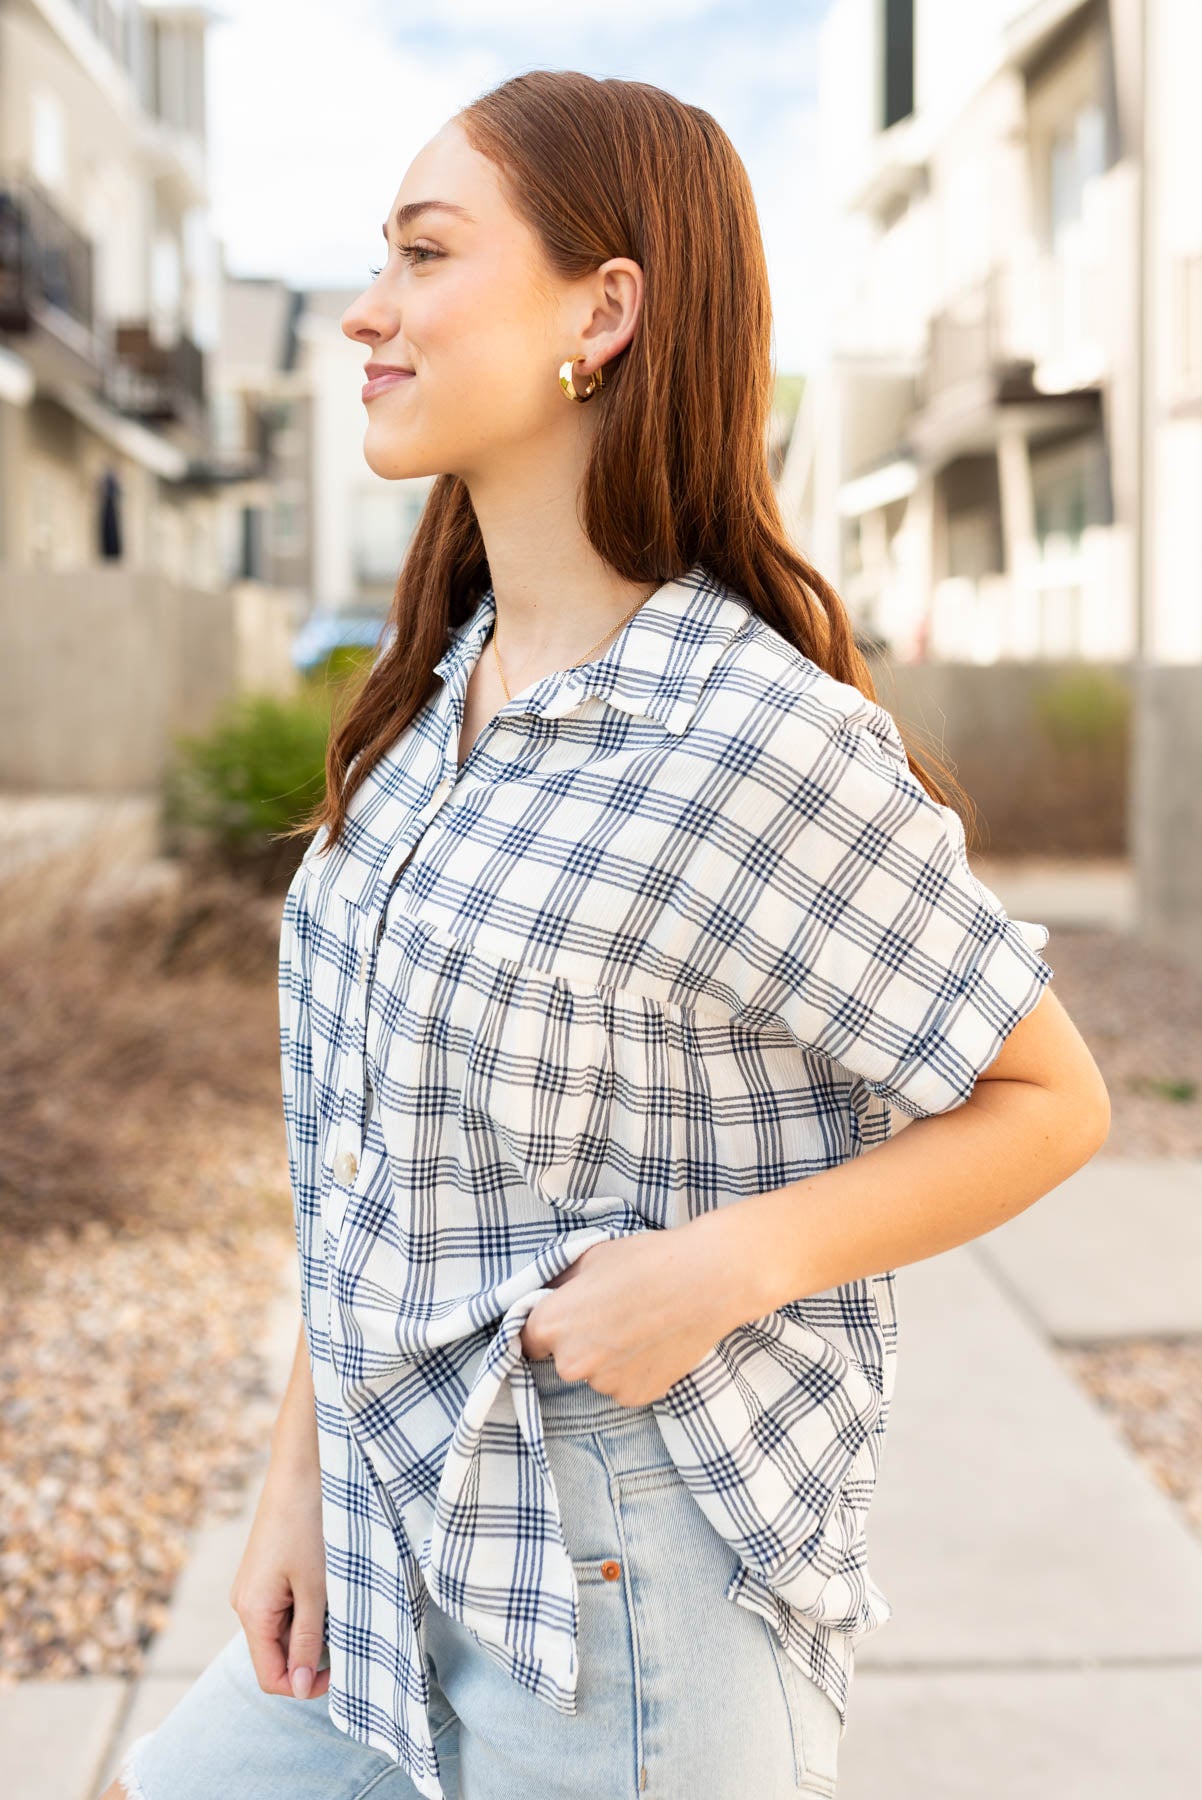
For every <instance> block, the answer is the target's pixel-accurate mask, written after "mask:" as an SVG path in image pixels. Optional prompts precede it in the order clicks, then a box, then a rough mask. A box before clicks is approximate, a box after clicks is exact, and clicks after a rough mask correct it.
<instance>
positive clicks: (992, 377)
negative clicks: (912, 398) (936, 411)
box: [919, 267, 1031, 405]
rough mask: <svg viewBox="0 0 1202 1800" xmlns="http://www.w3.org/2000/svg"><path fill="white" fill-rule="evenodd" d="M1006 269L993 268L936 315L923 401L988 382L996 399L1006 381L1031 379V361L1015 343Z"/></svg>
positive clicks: (929, 342)
mask: <svg viewBox="0 0 1202 1800" xmlns="http://www.w3.org/2000/svg"><path fill="white" fill-rule="evenodd" d="M1005 274H1006V272H1005V270H1004V269H1003V268H1001V267H998V268H995V269H991V270H990V272H989V273H988V275H986V276H985V277H983V279H981V280H980V281H976V282H974V283H972V285H971V286H970V287H967V288H965V289H964V290H963V292H961V293H960V294H957V295H956V297H955V299H954V300H952V301H951V302H950V304H949V305H947V306H946V307H944V308H943V310H942V311H941V312H937V313H935V314H934V315H933V317H932V318H931V321H930V324H929V326H928V330H927V356H926V367H925V368H924V370H923V372H922V376H921V378H920V381H919V400H920V402H921V403H922V404H923V405H930V404H932V403H933V402H935V401H937V400H939V399H940V397H941V396H943V395H945V394H946V393H948V392H949V390H951V389H953V388H957V387H963V386H965V385H966V384H977V385H981V386H985V387H987V388H988V389H989V390H990V392H991V397H992V398H995V399H996V398H1000V397H1001V395H1000V393H999V392H998V389H999V388H1000V387H1002V386H1004V385H1006V384H1010V385H1014V383H1015V381H1016V380H1017V381H1018V383H1019V385H1020V386H1025V385H1026V382H1027V380H1028V378H1029V375H1030V370H1031V364H1030V362H1029V361H1028V360H1026V359H1024V358H1020V357H1016V356H1015V355H1014V354H1013V351H1012V349H1011V341H1012V340H1011V334H1010V331H1009V315H1008V310H1007V305H1006V300H1007V294H1006V280H1005Z"/></svg>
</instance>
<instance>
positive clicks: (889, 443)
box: [779, 0, 1202, 966]
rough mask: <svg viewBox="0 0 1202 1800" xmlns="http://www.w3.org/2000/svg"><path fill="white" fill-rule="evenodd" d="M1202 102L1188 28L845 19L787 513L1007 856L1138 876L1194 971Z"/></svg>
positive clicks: (1163, 931) (1198, 910)
mask: <svg viewBox="0 0 1202 1800" xmlns="http://www.w3.org/2000/svg"><path fill="white" fill-rule="evenodd" d="M1200 84H1202V5H1199V4H1198V0H1037V3H1036V4H1031V3H1029V0H1027V3H1017V0H973V3H972V5H965V4H964V3H963V0H833V4H832V6H831V8H830V11H829V13H828V15H827V17H826V19H825V20H824V24H823V29H822V34H821V49H820V72H819V107H820V115H821V131H820V134H819V136H820V143H821V154H822V169H821V173H820V177H819V179H820V186H821V193H822V197H823V200H824V203H825V204H826V206H827V207H828V208H829V212H828V213H827V215H826V217H825V219H824V225H823V230H824V236H823V246H822V247H823V254H822V255H820V256H818V255H816V257H815V280H816V282H817V284H818V286H819V289H820V292H821V294H822V297H823V301H824V326H823V334H822V344H821V347H820V350H819V353H818V355H817V356H816V358H815V360H814V364H813V366H812V368H811V369H810V371H809V378H808V380H807V382H806V386H805V390H804V394H803V398H802V404H801V411H800V415H799V419H798V424H797V428H796V430H795V431H794V433H793V436H792V440H791V443H790V445H789V450H788V454H787V456H786V458H785V463H784V467H783V469H782V471H781V478H780V483H779V486H780V494H781V500H782V507H783V510H784V512H785V514H786V517H787V519H788V520H789V523H790V527H791V529H792V530H793V531H794V533H795V535H796V537H797V539H798V542H799V543H800V544H801V546H802V547H803V549H805V551H806V553H807V554H808V555H810V556H811V558H812V560H814V561H815V563H816V564H817V565H818V566H819V567H820V568H822V569H823V571H824V572H825V573H827V574H829V576H830V578H831V579H832V581H833V582H834V584H835V586H836V587H837V588H838V589H839V591H840V593H841V594H842V595H843V597H844V598H845V599H846V601H847V602H848V605H849V608H850V610H851V612H852V614H853V617H854V619H855V622H856V625H857V627H858V629H859V632H860V634H861V636H862V637H863V639H864V640H865V641H867V642H872V641H876V642H878V643H879V644H881V645H882V646H883V647H884V648H885V649H886V650H887V652H888V664H889V669H890V671H891V678H892V680H893V683H894V685H893V688H892V690H891V693H890V699H891V700H893V701H894V702H895V709H896V707H900V710H901V711H902V712H903V713H904V714H907V715H908V716H909V717H910V718H911V720H925V721H926V722H927V724H928V725H930V726H931V727H933V726H934V724H935V723H936V721H942V723H943V726H944V727H945V728H946V733H945V747H946V743H947V740H950V749H951V753H952V755H953V757H954V759H955V760H956V762H957V765H958V772H959V773H960V775H961V778H962V779H965V778H966V785H967V786H968V788H969V791H970V792H971V793H973V794H974V796H975V797H976V796H979V797H980V798H982V799H983V800H984V802H985V810H986V812H987V814H988V819H989V823H990V826H991V828H992V830H993V834H994V838H995V840H996V841H997V842H998V843H999V844H1000V845H1001V847H1002V848H1004V849H1008V850H1015V851H1022V850H1027V851H1031V850H1040V851H1049V852H1051V853H1053V854H1056V853H1067V854H1072V855H1086V856H1099V855H1100V856H1109V857H1120V858H1126V859H1129V865H1130V868H1131V871H1132V876H1133V896H1134V898H1133V905H1132V917H1133V918H1134V919H1135V920H1136V921H1137V928H1138V929H1139V930H1140V932H1141V934H1142V935H1143V937H1144V938H1145V940H1147V941H1151V942H1158V943H1162V944H1164V945H1166V946H1169V947H1172V948H1173V949H1175V950H1179V951H1182V952H1184V953H1185V954H1186V955H1187V956H1188V957H1190V958H1191V959H1192V960H1194V961H1195V962H1196V963H1197V964H1198V966H1202V840H1199V836H1198V833H1197V832H1196V830H1195V831H1191V830H1189V829H1188V821H1190V820H1192V821H1193V822H1195V823H1196V819H1197V810H1196V805H1197V803H1196V793H1195V789H1196V782H1197V770H1198V768H1199V765H1200V763H1202V726H1200V724H1199V720H1200V719H1202V601H1200V599H1199V595H1200V594H1202V506H1200V505H1199V496H1200V495H1202V109H1200V107H1199V86H1200ZM971 665H982V666H981V667H979V668H974V667H972V666H971ZM1000 665H1005V667H1002V666H1000ZM1085 671H1093V674H1092V676H1088V675H1086V674H1084V673H1083V672H1085ZM1124 695H1125V696H1126V697H1127V698H1126V701H1124V700H1123V698H1122V696H1124ZM1124 711H1126V715H1127V718H1126V723H1123V722H1122V715H1123V713H1124ZM936 735H937V734H936Z"/></svg>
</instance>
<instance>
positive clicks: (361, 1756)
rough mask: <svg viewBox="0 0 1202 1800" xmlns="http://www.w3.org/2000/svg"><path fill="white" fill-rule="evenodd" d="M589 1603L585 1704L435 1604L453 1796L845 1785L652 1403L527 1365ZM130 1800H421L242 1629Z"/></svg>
mask: <svg viewBox="0 0 1202 1800" xmlns="http://www.w3.org/2000/svg"><path fill="white" fill-rule="evenodd" d="M530 1368H531V1371H532V1373H533V1375H534V1378H535V1380H536V1382H537V1384H538V1388H539V1401H540V1405H541V1409H542V1414H543V1421H544V1426H545V1432H546V1438H547V1454H548V1457H549V1459H550V1463H551V1472H552V1474H553V1476H554V1479H555V1488H556V1493H557V1495H558V1497H559V1504H560V1516H561V1518H562V1520H563V1527H564V1535H565V1538H566V1541H567V1546H568V1551H569V1553H570V1555H571V1557H572V1560H573V1562H574V1564H575V1569H576V1575H577V1581H578V1586H579V1593H580V1620H579V1630H580V1635H579V1657H580V1674H579V1685H578V1688H577V1697H576V1704H577V1711H576V1714H575V1715H574V1716H570V1715H567V1714H564V1713H557V1712H555V1711H554V1710H553V1709H552V1708H550V1707H549V1706H547V1705H546V1704H545V1702H543V1701H541V1700H538V1699H536V1698H535V1697H534V1696H533V1695H532V1694H530V1693H528V1692H527V1691H526V1690H525V1689H524V1688H520V1687H518V1686H517V1684H516V1683H515V1682H513V1681H512V1680H511V1679H510V1677H509V1676H508V1675H507V1674H506V1673H505V1671H504V1670H503V1669H502V1668H500V1667H499V1666H498V1665H497V1664H496V1663H494V1662H493V1661H492V1659H491V1657H489V1656H486V1655H485V1654H484V1652H483V1651H482V1650H481V1649H480V1648H479V1646H478V1645H477V1644H476V1642H475V1639H474V1638H473V1637H472V1636H471V1633H470V1632H468V1631H466V1630H465V1629H464V1628H463V1627H462V1626H461V1625H459V1624H458V1623H457V1622H456V1621H455V1620H453V1619H450V1618H449V1617H448V1616H447V1614H446V1613H444V1612H442V1611H441V1609H439V1608H437V1607H435V1606H434V1605H433V1603H431V1604H430V1607H429V1609H428V1612H427V1619H426V1622H427V1652H428V1658H429V1672H430V1722H431V1730H432V1732H433V1734H434V1741H435V1744H436V1746H437V1749H438V1757H439V1765H440V1771H441V1775H440V1778H441V1780H442V1785H443V1787H444V1788H445V1790H446V1794H447V1800H624V1797H625V1796H629V1800H786V1796H794V1795H796V1794H798V1793H803V1794H819V1795H825V1796H831V1795H833V1794H834V1793H835V1777H836V1767H837V1761H838V1753H839V1740H840V1730H839V1723H840V1721H839V1713H838V1709H837V1707H836V1706H835V1704H834V1702H833V1701H832V1700H831V1699H830V1698H829V1697H828V1696H827V1695H826V1694H825V1693H823V1691H822V1689H821V1688H819V1687H818V1686H817V1685H816V1684H815V1683H814V1682H812V1681H810V1679H809V1678H808V1677H807V1676H806V1675H805V1674H804V1673H803V1672H802V1670H800V1669H799V1668H798V1667H797V1666H796V1664H795V1663H793V1662H791V1661H790V1659H789V1658H788V1657H787V1656H786V1655H785V1654H784V1651H783V1649H782V1648H781V1646H780V1643H779V1641H778V1639H777V1638H776V1635H775V1633H774V1632H773V1630H772V1628H771V1626H769V1624H768V1623H767V1621H766V1620H765V1619H763V1618H762V1617H761V1616H760V1615H759V1614H758V1613H755V1612H751V1611H750V1610H748V1609H747V1608H745V1607H741V1606H736V1605H735V1604H734V1603H733V1602H732V1601H730V1600H727V1599H726V1596H725V1588H726V1584H727V1582H728V1581H729V1579H730V1577H731V1575H732V1574H733V1573H734V1571H735V1567H736V1563H737V1559H736V1557H735V1553H734V1551H733V1550H732V1549H731V1548H730V1546H729V1545H728V1544H727V1543H726V1541H725V1539H724V1538H722V1537H721V1536H720V1535H719V1534H718V1533H717V1532H716V1531H715V1530H714V1528H713V1526H712V1525H711V1524H710V1523H709V1520H708V1519H707V1518H706V1517H705V1514H704V1513H703V1512H702V1510H701V1508H700V1507H699V1506H698V1504H697V1502H696V1501H695V1500H694V1499H693V1496H692V1495H691V1494H690V1493H689V1491H688V1489H687V1488H686V1487H685V1485H684V1483H683V1481H682V1480H681V1478H680V1476H679V1474H678V1472H677V1470H676V1467H675V1465H674V1464H673V1463H672V1461H671V1459H670V1457H669V1455H668V1452H667V1449H666V1448H665V1445H664V1441H663V1438H662V1437H661V1436H660V1433H659V1428H658V1426H657V1425H656V1423H655V1415H654V1413H653V1412H652V1410H651V1408H650V1406H635V1407H626V1406H621V1405H619V1403H618V1402H617V1401H615V1400H611V1399H609V1398H608V1397H607V1396H605V1395H603V1394H598V1393H596V1392H595V1391H594V1389H592V1388H591V1387H590V1386H589V1385H588V1383H587V1382H586V1381H576V1382H567V1381H564V1380H562V1379H561V1378H560V1376H559V1375H558V1373H557V1372H556V1369H555V1364H554V1361H553V1360H552V1359H550V1358H545V1359H542V1360H539V1361H531V1363H530ZM120 1773H121V1776H122V1780H123V1783H124V1785H125V1787H126V1789H127V1791H128V1792H129V1793H130V1794H131V1795H133V1796H136V1800H234V1797H235V1796H236V1800H363V1797H364V1796H366V1795H368V1794H370V1795H371V1796H372V1797H373V1800H419V1797H418V1794H417V1789H416V1788H415V1787H414V1786H413V1784H412V1782H411V1781H410V1780H409V1778H408V1776H407V1775H406V1774H405V1773H404V1771H403V1770H402V1769H401V1768H400V1767H398V1765H397V1764H396V1763H394V1762H393V1761H392V1760H391V1758H390V1757H388V1756H386V1755H385V1754H384V1752H383V1751H380V1750H376V1749H372V1748H371V1747H369V1746H367V1745H365V1744H360V1743H357V1742H356V1741H355V1740H354V1739H353V1738H350V1737H348V1736H347V1735H346V1734H345V1733H344V1732H342V1731H341V1730H339V1728H338V1727H337V1726H336V1725H335V1724H333V1722H332V1721H331V1719H330V1716H329V1709H328V1706H327V1703H326V1697H325V1695H324V1694H322V1695H319V1696H318V1697H317V1698H316V1699H313V1700H296V1699H293V1698H291V1697H289V1696H287V1695H283V1694H266V1693H264V1692H263V1690H262V1688H260V1686H259V1684H258V1681H257V1679H256V1677H255V1673H254V1668H253V1665H252V1663H251V1660H250V1652H249V1649H248V1647H247V1643H246V1638H245V1635H244V1634H243V1631H242V1628H241V1626H239V1628H238V1630H237V1631H236V1632H235V1633H234V1635H233V1636H232V1637H231V1638H230V1640H229V1642H228V1643H227V1644H226V1646H225V1648H224V1649H223V1650H222V1651H221V1652H220V1653H219V1654H218V1655H217V1656H216V1657H215V1658H214V1660H213V1661H212V1662H211V1663H210V1664H209V1666H208V1668H207V1669H206V1670H205V1671H204V1672H203V1674H202V1675H201V1676H200V1677H199V1678H198V1679H197V1680H196V1681H195V1682H194V1683H193V1685H192V1687H191V1688H190V1689H189V1690H188V1692H187V1693H186V1694H185V1695H184V1696H183V1698H182V1699H181V1700H180V1701H179V1702H178V1703H177V1704H176V1706H175V1707H174V1708H173V1709H172V1711H171V1712H170V1713H168V1715H167V1717H166V1718H165V1719H164V1720H163V1722H162V1724H161V1725H159V1727H158V1728H157V1730H155V1731H152V1732H149V1733H146V1734H144V1735H143V1736H142V1737H141V1738H138V1739H137V1740H135V1742H134V1743H133V1744H132V1745H131V1746H130V1748H129V1751H128V1752H127V1755H126V1758H125V1760H124V1762H123V1764H122V1767H121V1771H120Z"/></svg>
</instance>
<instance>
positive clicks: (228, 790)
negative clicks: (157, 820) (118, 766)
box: [164, 684, 332, 880]
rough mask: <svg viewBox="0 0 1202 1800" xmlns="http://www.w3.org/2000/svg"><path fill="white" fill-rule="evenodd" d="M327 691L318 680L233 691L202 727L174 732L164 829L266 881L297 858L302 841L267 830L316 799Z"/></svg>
mask: <svg viewBox="0 0 1202 1800" xmlns="http://www.w3.org/2000/svg"><path fill="white" fill-rule="evenodd" d="M331 697H332V690H331V689H330V688H328V687H326V686H325V685H321V684H314V685H312V686H306V687H304V688H302V689H301V691H300V692H299V693H298V694H296V695H295V696H290V697H288V698H280V697H277V696H276V695H274V694H244V695H240V696H239V697H238V698H237V699H236V700H234V701H233V702H231V703H230V704H229V705H228V706H227V707H226V708H225V709H224V711H223V712H222V713H221V715H220V716H219V717H218V719H217V720H216V721H215V723H214V724H213V726H212V727H211V728H210V730H208V731H207V732H204V733H202V734H192V735H181V736H178V737H177V738H176V740H175V749H176V756H175V760H174V761H173V764H172V766H171V769H170V771H169V773H168V777H167V781H166V786H165V793H164V822H165V824H166V826H167V828H168V831H169V833H172V834H175V835H176V836H177V838H178V836H179V835H180V834H182V836H183V837H185V838H191V839H192V840H193V841H195V840H196V839H199V840H200V841H201V842H202V844H203V845H204V846H205V847H206V848H207V849H210V850H212V851H213V852H215V853H216V855H217V857H218V858H219V860H221V861H222V862H225V863H226V864H228V865H230V866H233V867H239V868H243V869H250V868H254V869H256V870H258V872H260V873H261V874H262V875H263V876H264V877H265V878H266V879H268V880H271V879H273V878H274V877H275V876H277V875H278V874H279V873H280V872H282V871H284V870H286V869H288V868H289V867H290V866H291V867H295V865H296V863H298V862H299V860H300V858H301V856H302V855H303V854H304V848H305V842H306V840H305V839H304V838H303V837H297V838H289V839H283V840H280V839H279V838H278V837H276V835H275V834H276V833H278V832H280V831H283V830H286V829H287V828H288V827H290V826H293V825H296V824H297V823H299V821H300V820H301V819H302V818H303V817H304V815H305V814H306V813H307V812H309V811H310V809H311V808H312V807H313V806H314V805H315V804H316V803H317V801H318V800H319V799H320V798H321V795H322V791H323V788H324V783H325V755H326V742H327V738H328V736H329V730H330V702H331Z"/></svg>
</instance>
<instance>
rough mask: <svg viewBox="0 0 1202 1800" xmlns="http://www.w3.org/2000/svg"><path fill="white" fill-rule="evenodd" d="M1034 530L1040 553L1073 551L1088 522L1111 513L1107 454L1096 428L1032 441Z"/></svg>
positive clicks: (1101, 519) (1102, 519) (1106, 522)
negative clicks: (1054, 439)
mask: <svg viewBox="0 0 1202 1800" xmlns="http://www.w3.org/2000/svg"><path fill="white" fill-rule="evenodd" d="M1031 486H1032V490H1033V493H1034V499H1035V535H1036V537H1037V538H1038V540H1039V550H1040V555H1041V556H1043V557H1045V558H1047V557H1052V556H1070V555H1076V554H1077V552H1079V550H1080V548H1081V534H1082V532H1083V531H1084V530H1085V528H1086V526H1088V525H1109V524H1110V523H1111V522H1112V520H1113V517H1114V509H1113V497H1112V494H1111V490H1110V469H1109V460H1108V458H1107V455H1106V445H1105V442H1104V440H1103V438H1102V436H1101V434H1100V433H1099V432H1096V431H1091V432H1081V433H1078V434H1077V435H1076V436H1075V437H1072V438H1062V439H1059V440H1057V441H1055V442H1053V443H1047V444H1033V445H1032V446H1031Z"/></svg>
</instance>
